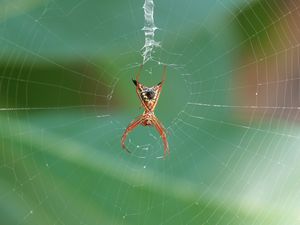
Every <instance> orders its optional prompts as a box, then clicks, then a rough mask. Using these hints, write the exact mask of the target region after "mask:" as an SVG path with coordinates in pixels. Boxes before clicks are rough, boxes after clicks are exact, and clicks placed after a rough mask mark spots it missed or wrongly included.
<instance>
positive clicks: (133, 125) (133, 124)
mask: <svg viewBox="0 0 300 225" xmlns="http://www.w3.org/2000/svg"><path fill="white" fill-rule="evenodd" d="M142 121H143V117H142V116H138V117H137V118H135V119H134V120H133V121H131V123H130V124H129V125H128V126H127V128H126V130H125V131H124V134H123V136H122V139H121V145H122V148H123V149H124V150H126V152H128V153H130V151H129V150H128V149H127V147H126V146H125V141H126V138H127V135H128V134H129V132H131V131H132V130H133V129H134V128H136V127H137V126H138V125H139V124H140V123H141V122H142Z"/></svg>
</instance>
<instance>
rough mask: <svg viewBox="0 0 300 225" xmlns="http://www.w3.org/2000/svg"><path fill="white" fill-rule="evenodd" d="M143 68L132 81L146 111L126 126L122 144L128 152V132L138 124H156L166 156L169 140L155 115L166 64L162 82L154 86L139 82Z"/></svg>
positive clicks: (164, 73) (164, 72)
mask: <svg viewBox="0 0 300 225" xmlns="http://www.w3.org/2000/svg"><path fill="white" fill-rule="evenodd" d="M142 68H143V65H141V66H140V69H139V72H138V74H137V76H136V80H132V82H133V83H134V85H135V86H136V94H137V96H138V97H139V99H140V101H141V104H142V106H143V107H144V113H143V114H142V115H140V116H138V117H137V118H135V119H134V120H133V121H132V122H131V123H130V124H129V125H128V127H127V128H126V130H125V132H124V134H123V136H122V139H121V145H122V148H123V149H125V150H126V151H127V152H130V151H129V150H128V149H127V148H126V146H125V140H126V137H127V135H128V133H129V132H131V131H132V130H133V129H135V128H136V127H137V126H138V125H142V126H154V127H155V128H156V130H157V131H158V133H159V135H160V136H161V138H162V140H163V144H164V156H165V155H166V154H167V153H169V145H168V141H167V136H166V131H165V128H164V126H163V125H162V124H161V122H160V121H159V120H158V119H157V117H156V116H155V115H154V110H155V107H156V105H157V102H158V99H159V96H160V93H161V90H162V86H163V83H164V81H165V76H166V66H165V65H164V71H163V80H162V81H161V82H159V83H158V84H157V85H155V86H152V87H146V86H145V85H143V84H141V83H140V82H139V76H140V73H141V70H142Z"/></svg>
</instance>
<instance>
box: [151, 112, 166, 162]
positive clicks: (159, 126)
mask: <svg viewBox="0 0 300 225" xmlns="http://www.w3.org/2000/svg"><path fill="white" fill-rule="evenodd" d="M152 121H153V125H154V126H155V128H156V130H157V132H158V133H159V135H160V136H161V139H162V141H163V144H164V157H165V156H166V155H167V154H170V150H169V144H168V140H167V135H166V131H165V128H164V126H163V125H162V124H161V122H160V121H159V120H158V119H157V118H156V117H155V116H154V117H153V120H152Z"/></svg>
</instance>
